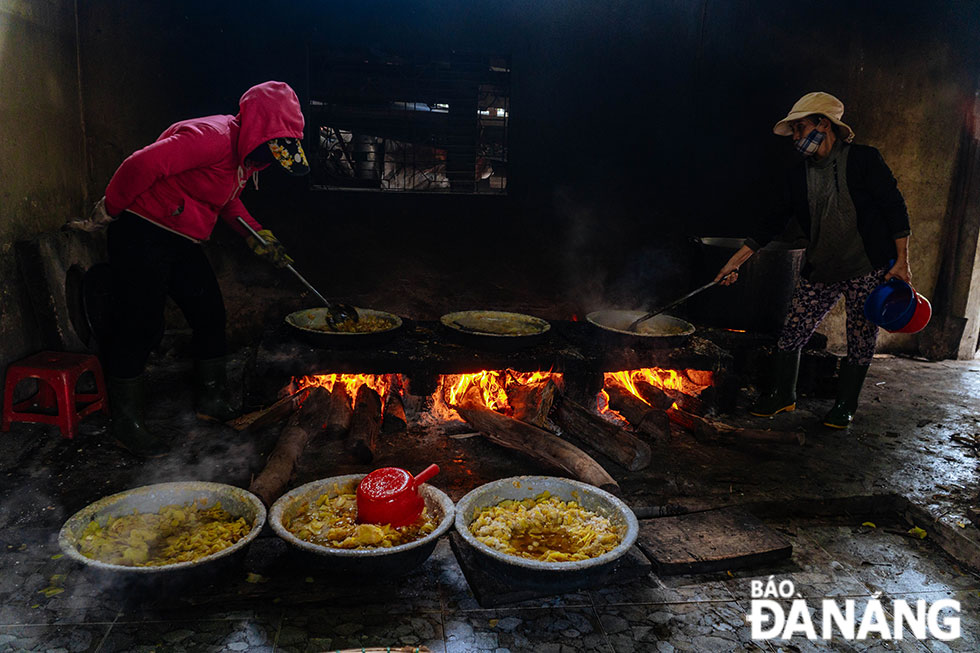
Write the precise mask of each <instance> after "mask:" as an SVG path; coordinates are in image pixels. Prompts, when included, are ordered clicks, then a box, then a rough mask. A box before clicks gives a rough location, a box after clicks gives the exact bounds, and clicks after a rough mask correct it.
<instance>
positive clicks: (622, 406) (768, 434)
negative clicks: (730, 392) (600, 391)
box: [605, 380, 805, 445]
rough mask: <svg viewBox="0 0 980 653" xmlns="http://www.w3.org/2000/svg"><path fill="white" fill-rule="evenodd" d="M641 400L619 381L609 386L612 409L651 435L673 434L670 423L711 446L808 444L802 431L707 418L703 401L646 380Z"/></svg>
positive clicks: (637, 385) (638, 385)
mask: <svg viewBox="0 0 980 653" xmlns="http://www.w3.org/2000/svg"><path fill="white" fill-rule="evenodd" d="M634 387H635V388H636V391H637V393H638V394H639V395H640V396H639V397H637V396H636V395H635V394H633V393H632V392H630V391H629V390H628V389H627V388H626V387H624V386H623V385H621V384H620V383H618V382H616V381H615V380H613V381H609V382H607V383H606V388H605V391H606V394H607V395H608V396H609V407H610V408H612V409H613V410H615V411H616V412H618V413H619V414H620V415H622V416H623V418H624V419H625V420H626V421H628V422H629V423H630V424H631V425H632V426H633V428H634V429H636V430H637V431H640V432H649V433H651V434H662V433H669V432H670V431H669V425H670V423H673V424H676V425H678V426H680V427H682V428H684V429H686V430H688V431H690V432H691V433H692V434H694V437H696V438H697V439H698V440H701V441H704V442H709V443H736V442H757V443H769V444H799V445H802V444H803V443H804V441H805V436H804V434H803V432H802V431H772V430H762V429H748V428H741V427H737V426H731V425H729V424H725V423H724V422H721V421H719V420H717V419H713V418H710V417H708V416H706V413H707V409H706V407H705V406H704V404H703V403H702V402H701V400H700V399H698V398H697V397H695V396H693V395H688V394H685V393H683V392H681V391H679V390H672V389H668V388H658V387H656V386H654V385H652V384H650V383H646V382H644V381H637V382H635V383H634Z"/></svg>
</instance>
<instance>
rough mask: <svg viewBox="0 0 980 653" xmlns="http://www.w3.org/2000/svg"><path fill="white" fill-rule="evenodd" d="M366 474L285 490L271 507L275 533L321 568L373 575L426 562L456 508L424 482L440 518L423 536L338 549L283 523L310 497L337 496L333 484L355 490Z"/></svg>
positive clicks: (427, 497) (401, 571)
mask: <svg viewBox="0 0 980 653" xmlns="http://www.w3.org/2000/svg"><path fill="white" fill-rule="evenodd" d="M364 476H365V474H347V475H345V476H333V477H331V478H324V479H320V480H318V481H313V482H311V483H307V484H306V485H301V486H299V487H298V488H296V489H295V490H292V491H291V492H288V493H287V494H284V495H283V496H282V497H280V498H279V500H278V501H276V502H275V503H274V504H273V505H272V508H271V509H270V510H269V524H270V525H271V526H272V530H273V531H275V532H276V535H278V536H279V537H281V538H282V539H284V540H285V541H286V542H287V543H289V544H290V545H291V546H293V547H295V549H296V550H297V551H298V552H299V553H300V555H301V557H303V558H305V561H307V562H309V563H311V564H313V565H315V566H317V567H318V568H321V569H325V570H331V571H337V572H340V573H348V574H357V575H365V576H373V577H375V578H384V577H393V576H400V575H403V574H405V573H407V572H409V571H411V570H412V569H414V568H415V567H417V566H419V565H421V564H422V563H423V562H425V561H426V560H427V559H428V557H429V556H430V555H432V551H433V549H435V547H436V542H437V541H438V539H439V538H440V537H441V536H442V535H443V534H444V533H445V532H446V531H448V530H449V529H450V527H452V525H453V517H454V514H455V508H454V506H453V502H452V499H450V498H449V496H447V495H446V493H445V492H443V491H442V490H440V489H438V488H436V487H433V486H431V485H429V484H428V483H423V484H422V485H420V486H419V493H420V494H421V495H422V498H423V499H424V500H425V506H426V508H427V509H428V511H429V513H430V514H432V515H433V517H434V518H435V519H436V520H437V522H438V525H437V526H436V529H435V530H434V531H432V532H431V533H429V534H428V535H426V536H425V537H423V538H422V539H420V540H415V541H414V542H409V543H407V544H399V545H398V546H392V547H388V548H378V549H335V548H333V547H328V546H321V545H319V544H313V543H310V542H304V541H303V540H301V539H299V538H298V537H296V536H295V535H293V534H292V533H290V532H289V531H288V530H286V527H285V526H283V522H284V521H288V520H290V519H292V518H293V517H294V516H296V515H297V514H298V513H299V512H300V511H301V510H303V508H304V506H305V505H306V504H307V503H309V501H311V500H313V499H316V498H317V497H319V496H320V495H321V494H323V493H328V494H329V495H330V496H336V492H334V491H333V486H334V484H336V485H337V486H338V487H339V488H340V489H341V490H343V489H345V488H348V487H349V488H351V490H350V491H351V492H353V491H354V490H355V489H356V488H357V484H358V483H360V482H361V479H362V478H364Z"/></svg>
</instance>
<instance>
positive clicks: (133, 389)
mask: <svg viewBox="0 0 980 653" xmlns="http://www.w3.org/2000/svg"><path fill="white" fill-rule="evenodd" d="M106 385H107V386H108V390H109V410H110V412H111V419H110V426H109V432H110V434H111V435H112V439H113V440H115V441H116V444H118V445H119V446H121V447H123V448H124V449H126V450H127V451H129V452H130V453H131V454H133V455H134V456H138V457H140V458H157V457H159V456H162V455H164V454H165V453H167V451H168V450H169V447H168V446H167V442H166V440H164V439H163V438H161V437H160V436H158V435H156V434H155V433H153V432H152V431H150V430H149V429H148V428H146V425H145V424H144V423H143V416H144V406H145V397H146V391H145V381H144V377H143V376H142V375H141V376H137V377H134V378H131V379H121V378H118V377H113V376H107V377H106Z"/></svg>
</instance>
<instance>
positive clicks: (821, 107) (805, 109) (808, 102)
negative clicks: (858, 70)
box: [772, 91, 854, 143]
mask: <svg viewBox="0 0 980 653" xmlns="http://www.w3.org/2000/svg"><path fill="white" fill-rule="evenodd" d="M815 113H819V114H821V115H824V116H827V118H828V119H829V120H830V122H832V123H834V124H835V125H837V126H838V127H840V128H841V130H842V134H843V136H844V142H846V143H850V142H851V141H853V140H854V130H853V129H851V128H850V127H848V126H847V125H846V124H844V123H843V122H842V121H841V116H843V115H844V103H843V102H841V101H840V100H838V99H837V98H835V97H834V96H833V95H831V94H830V93H824V92H822V91H817V92H816V93H807V94H806V95H804V96H803V97H801V98H800V99H799V100H797V101H796V104H794V105H793V108H792V109H790V110H789V115H787V116H786V117H785V118H783V119H782V120H780V121H779V122H777V123H776V124H775V126H773V128H772V131H773V133H774V134H779V135H780V136H792V135H793V130H791V129H790V128H789V123H791V122H793V121H794V120H799V119H800V118H806V117H807V116H811V115H813V114H815Z"/></svg>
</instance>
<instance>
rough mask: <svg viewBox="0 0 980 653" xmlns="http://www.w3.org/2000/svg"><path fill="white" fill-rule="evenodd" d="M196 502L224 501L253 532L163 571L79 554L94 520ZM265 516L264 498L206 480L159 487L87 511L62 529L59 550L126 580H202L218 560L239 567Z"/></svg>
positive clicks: (109, 500)
mask: <svg viewBox="0 0 980 653" xmlns="http://www.w3.org/2000/svg"><path fill="white" fill-rule="evenodd" d="M192 501H201V502H203V505H204V506H205V507H210V506H212V505H214V504H217V503H220V504H221V507H222V508H224V509H225V510H227V511H228V512H229V513H231V515H232V516H234V517H243V518H245V521H246V522H248V523H249V524H251V530H250V531H249V533H248V535H246V536H245V537H244V538H242V539H241V540H239V541H238V542H236V543H235V544H233V545H231V546H230V547H228V548H226V549H222V550H221V551H218V552H217V553H212V554H211V555H208V556H205V557H203V558H200V559H198V560H194V561H191V562H177V563H174V564H170V565H161V566H158V567H129V566H126V565H119V564H110V563H107V562H101V561H99V560H92V559H90V558H86V557H85V556H83V555H82V554H81V553H80V552H79V550H78V543H79V541H80V539H81V536H82V533H83V532H84V531H85V527H86V526H88V524H89V522H91V521H97V522H99V523H101V524H103V525H104V524H105V523H106V522H107V521H108V520H110V519H113V518H116V517H120V516H122V515H130V514H132V513H133V512H134V511H138V512H144V513H151V512H158V511H159V510H160V508H162V507H163V506H167V505H172V504H185V503H191V502H192ZM265 518H266V511H265V506H263V505H262V502H261V501H260V500H259V498H258V497H257V496H255V495H254V494H252V493H251V492H248V491H246V490H243V489H241V488H237V487H234V486H232V485H225V484H223V483H208V482H205V481H177V482H174V483H159V484H157V485H145V486H143V487H138V488H133V489H131V490H126V491H124V492H119V493H118V494H113V495H111V496H107V497H104V498H102V499H99V500H98V501H96V502H95V503H92V504H89V505H88V506H86V507H85V508H82V509H81V510H79V511H78V512H77V513H75V514H74V515H72V517H71V518H70V519H69V520H68V521H67V522H65V525H64V526H62V527H61V532H60V533H59V534H58V546H60V547H61V550H62V551H63V552H64V553H65V555H67V556H68V557H69V558H71V559H72V560H74V561H76V562H79V563H81V564H83V565H85V566H86V567H88V568H89V569H91V570H94V571H96V572H99V573H103V574H109V575H116V576H119V577H123V576H126V577H129V578H131V579H132V578H134V577H139V576H143V577H153V576H156V577H160V576H168V577H174V578H180V579H181V580H187V579H190V578H192V577H193V576H194V575H195V574H196V575H197V577H198V578H200V577H201V576H200V573H201V572H202V570H205V569H208V570H210V569H212V568H214V567H216V565H218V563H219V562H225V563H230V564H232V565H233V564H235V562H232V561H237V562H239V563H240V562H241V560H240V558H241V557H243V555H244V553H245V548H246V547H247V546H248V544H249V543H250V542H251V541H252V540H254V539H255V538H256V537H257V536H258V534H259V531H261V530H262V526H263V525H264V524H265Z"/></svg>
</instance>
